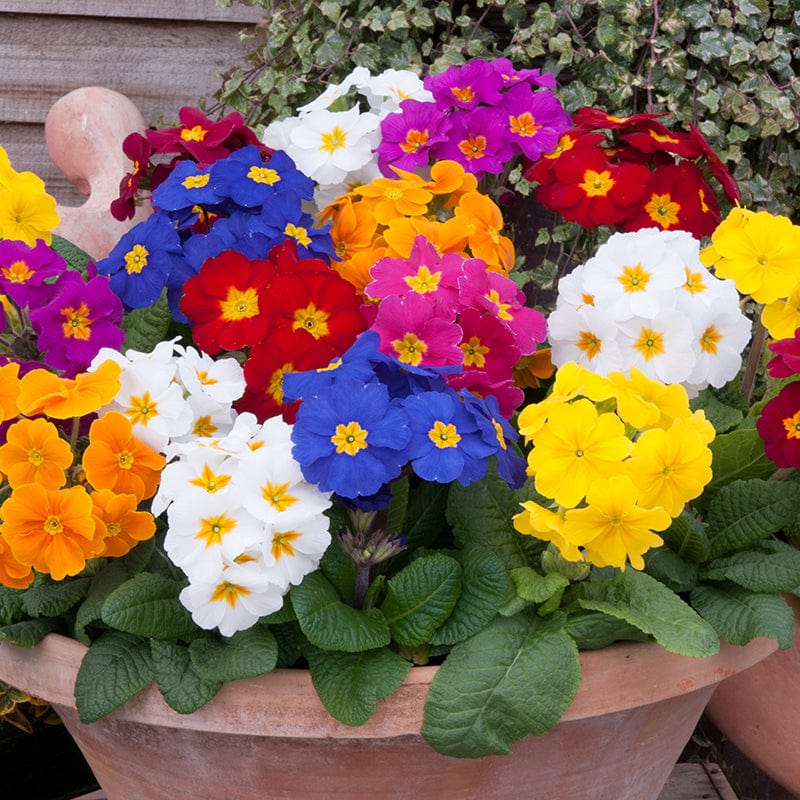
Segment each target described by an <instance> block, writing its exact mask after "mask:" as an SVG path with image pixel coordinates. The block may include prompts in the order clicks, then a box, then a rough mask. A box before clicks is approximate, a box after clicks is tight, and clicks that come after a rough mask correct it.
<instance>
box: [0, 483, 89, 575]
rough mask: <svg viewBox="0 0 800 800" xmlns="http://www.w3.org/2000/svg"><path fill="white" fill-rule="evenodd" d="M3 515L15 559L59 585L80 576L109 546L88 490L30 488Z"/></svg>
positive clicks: (16, 494) (4, 532)
mask: <svg viewBox="0 0 800 800" xmlns="http://www.w3.org/2000/svg"><path fill="white" fill-rule="evenodd" d="M0 516H2V518H3V523H2V526H0V533H2V535H3V536H4V537H5V540H6V542H7V543H8V545H9V546H10V547H11V552H12V553H13V555H14V558H15V559H17V561H19V562H20V563H21V564H23V565H28V566H32V567H33V568H34V569H36V570H38V571H39V572H47V573H50V575H52V576H53V579H54V580H57V581H60V580H62V579H63V578H65V577H66V576H67V575H77V574H78V573H79V572H80V571H81V570H82V569H83V568H84V567H85V566H86V560H87V559H88V558H91V557H93V556H95V555H97V553H98V552H99V551H100V550H101V549H102V547H103V531H102V530H101V529H98V526H97V524H96V523H95V520H94V517H93V516H92V500H91V498H90V497H89V494H88V492H87V491H86V489H84V488H83V487H82V486H73V487H71V488H69V489H58V490H55V491H53V490H51V489H45V488H44V486H40V485H39V484H38V483H26V484H24V485H23V486H19V487H17V488H16V489H14V492H13V493H12V495H11V497H9V498H8V500H6V501H5V503H3V506H2V508H0Z"/></svg>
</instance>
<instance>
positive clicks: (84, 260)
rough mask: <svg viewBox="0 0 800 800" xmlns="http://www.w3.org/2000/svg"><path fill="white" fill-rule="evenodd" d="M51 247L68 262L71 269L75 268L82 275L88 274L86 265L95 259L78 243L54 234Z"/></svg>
mask: <svg viewBox="0 0 800 800" xmlns="http://www.w3.org/2000/svg"><path fill="white" fill-rule="evenodd" d="M50 249H51V250H55V251H56V253H58V254H59V255H60V256H61V257H62V258H63V259H64V261H66V262H67V265H68V266H69V268H70V269H74V270H76V271H77V272H80V273H81V274H82V275H86V265H87V264H88V263H89V262H90V261H93V260H94V259H93V258H92V257H91V256H90V255H89V254H88V253H87V252H86V251H85V250H81V248H80V247H78V245H76V244H73V243H72V242H70V241H69V240H68V239H65V238H64V237H63V236H57V235H55V234H54V235H53V238H52V241H51V242H50Z"/></svg>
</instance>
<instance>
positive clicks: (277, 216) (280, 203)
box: [253, 192, 334, 262]
mask: <svg viewBox="0 0 800 800" xmlns="http://www.w3.org/2000/svg"><path fill="white" fill-rule="evenodd" d="M253 229H254V230H256V231H260V232H262V233H265V234H266V235H267V236H269V237H270V239H271V241H272V245H271V246H275V245H279V244H282V243H283V242H284V241H285V240H286V239H294V241H295V242H297V254H298V256H299V257H300V258H323V259H325V260H326V261H328V262H330V261H331V259H332V258H333V254H334V249H333V240H332V239H331V234H330V226H329V225H326V226H325V227H322V228H315V227H314V219H313V218H312V216H311V215H310V214H306V213H305V212H304V211H303V209H302V203H301V200H300V198H299V197H298V196H297V195H296V194H294V193H293V192H284V193H283V194H276V195H275V197H274V198H273V199H272V200H271V201H270V202H269V203H268V204H267V205H265V206H264V208H263V209H262V210H261V214H259V215H257V216H255V217H253Z"/></svg>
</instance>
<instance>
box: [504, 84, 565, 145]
mask: <svg viewBox="0 0 800 800" xmlns="http://www.w3.org/2000/svg"><path fill="white" fill-rule="evenodd" d="M502 109H503V111H504V112H505V125H506V137H507V138H508V141H509V142H511V143H512V144H513V145H515V146H516V147H518V148H519V149H520V150H521V151H522V152H523V153H524V154H525V155H526V156H527V157H528V158H529V159H530V160H531V161H536V160H537V159H538V158H540V157H541V156H542V155H543V154H546V153H550V152H552V151H553V150H554V149H555V146H556V145H557V144H558V140H559V139H560V138H561V134H562V133H564V132H565V131H567V130H569V128H570V124H571V123H570V118H569V115H568V114H567V112H566V111H564V109H563V107H562V105H561V103H559V102H558V100H556V98H555V97H554V96H553V95H552V94H550V92H547V91H540V92H534V91H532V90H531V87H530V85H529V84H527V83H521V84H519V85H517V86H515V87H514V88H513V89H511V90H509V91H508V92H506V93H505V94H504V95H503V105H502Z"/></svg>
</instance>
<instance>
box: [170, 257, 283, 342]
mask: <svg viewBox="0 0 800 800" xmlns="http://www.w3.org/2000/svg"><path fill="white" fill-rule="evenodd" d="M274 275H275V266H274V264H273V263H272V262H271V261H267V260H263V261H251V260H250V259H248V258H246V257H245V256H243V255H242V254H241V253H237V252H235V251H233V250H225V251H224V252H222V253H220V255H218V256H216V257H215V258H209V259H207V260H206V261H205V262H203V266H202V267H200V271H199V272H198V274H197V275H194V276H193V277H191V278H189V279H188V280H187V281H186V283H185V284H184V285H183V297H182V298H181V301H180V308H181V311H182V312H183V313H184V314H185V315H186V316H187V317H188V318H189V320H190V321H191V322H192V324H193V327H192V338H193V339H194V341H195V343H196V344H197V346H198V347H199V348H200V349H201V350H203V351H205V352H206V353H209V354H211V355H213V354H214V353H218V352H219V351H220V350H239V349H240V348H242V347H248V346H252V345H254V344H258V342H260V341H261V340H262V339H263V338H264V336H265V335H266V333H267V331H268V330H269V328H270V317H269V314H268V313H266V312H265V310H264V308H263V306H264V299H265V297H266V296H267V293H266V288H267V286H268V285H269V284H270V281H271V280H272V279H273V277H274Z"/></svg>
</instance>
